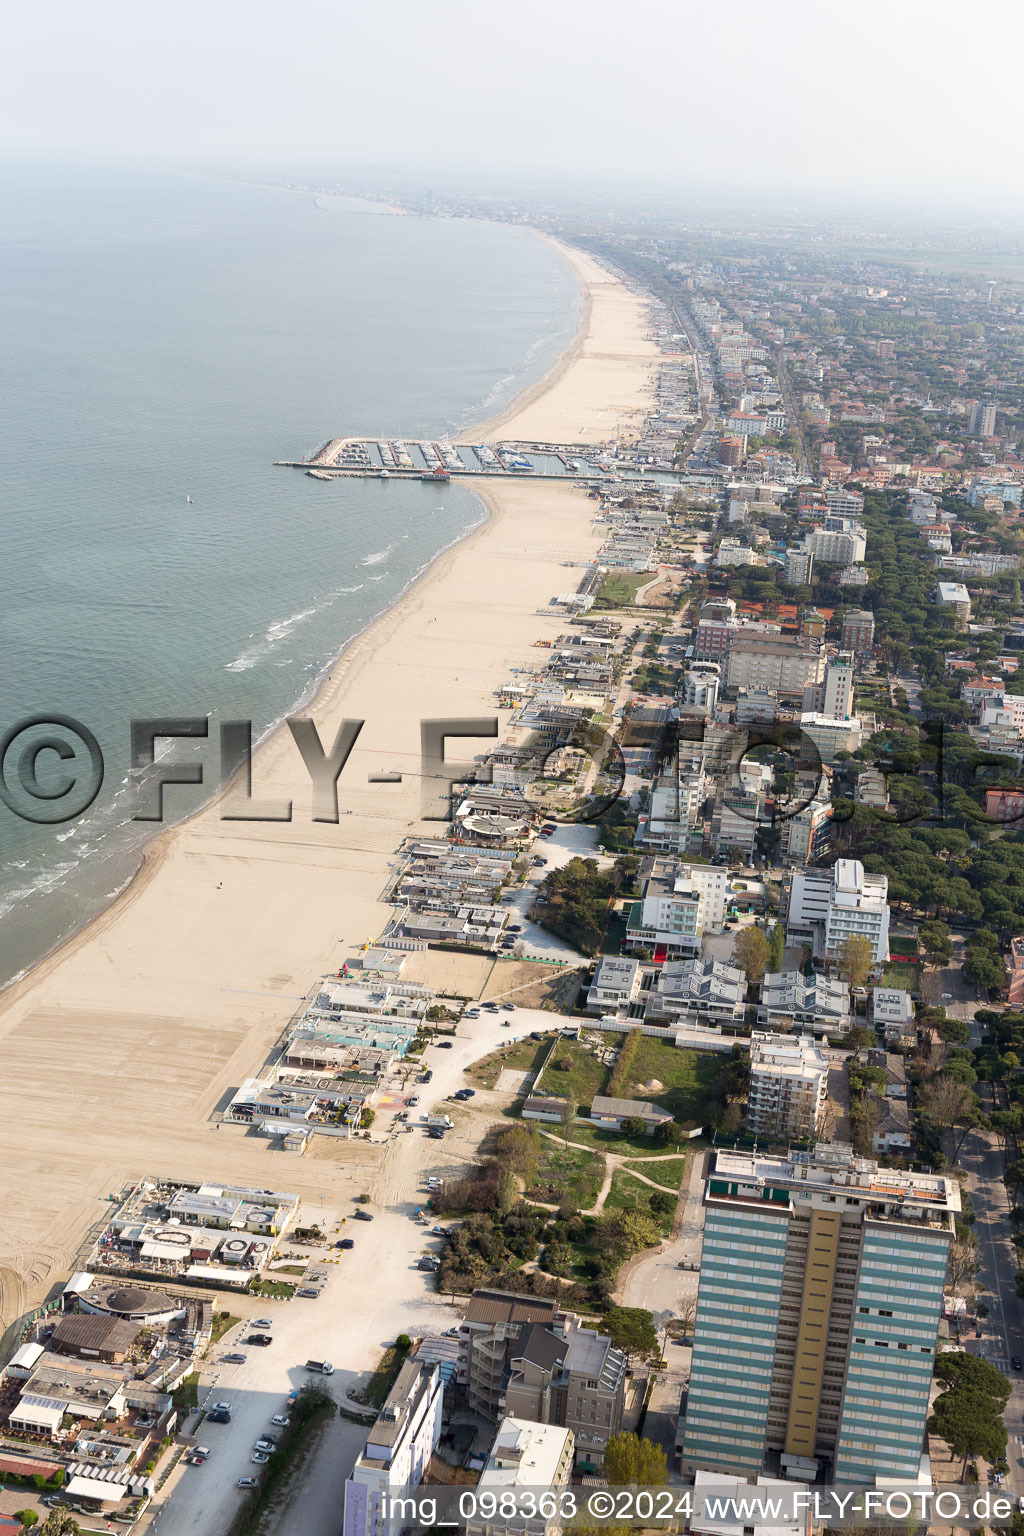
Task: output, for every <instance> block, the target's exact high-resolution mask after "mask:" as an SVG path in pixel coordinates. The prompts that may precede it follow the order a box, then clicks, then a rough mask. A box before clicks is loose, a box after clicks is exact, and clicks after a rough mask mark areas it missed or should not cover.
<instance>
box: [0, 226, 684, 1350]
mask: <svg viewBox="0 0 1024 1536" xmlns="http://www.w3.org/2000/svg"><path fill="white" fill-rule="evenodd" d="M572 256H573V262H572V265H573V267H574V271H575V272H576V275H577V279H578V281H579V282H580V284H581V289H582V290H584V292H585V293H586V296H587V297H586V299H585V301H584V303H583V305H581V312H580V317H579V325H578V331H577V336H576V337H575V338H574V339H573V341H572V342H571V343H570V344H569V346H568V347H566V348H565V349H564V350H563V352H562V354H561V355H560V356H559V357H558V358H557V359H556V360H555V362H554V363H553V364H552V365H551V366H550V367H549V368H548V370H547V371H546V373H545V375H544V376H543V378H542V380H540V381H537V383H536V384H534V385H532V386H529V387H528V388H527V389H526V390H525V391H522V392H520V395H519V396H517V397H516V400H515V401H514V402H512V404H511V406H509V407H507V408H506V409H505V411H504V412H502V413H501V417H500V418H494V419H492V424H490V425H489V429H490V430H492V431H493V430H495V427H494V426H493V422H494V421H496V420H498V419H501V420H503V422H504V426H503V427H499V428H497V429H496V430H499V431H501V430H507V434H508V435H509V436H512V435H516V434H517V433H518V432H519V431H523V432H524V434H525V432H527V431H528V432H529V433H530V434H531V435H536V436H537V437H538V438H540V439H542V440H543V438H544V436H545V433H546V436H547V440H554V441H561V440H564V439H562V438H560V437H559V436H558V432H557V430H556V429H557V428H558V427H560V425H561V423H562V422H563V421H564V420H567V419H571V420H572V421H573V422H574V423H578V422H579V421H582V420H584V418H587V419H588V420H587V425H586V428H585V430H586V431H587V432H589V433H590V434H591V438H590V440H591V441H595V442H597V441H603V440H605V439H606V438H607V437H608V436H610V432H609V423H612V424H614V422H615V421H617V420H618V419H619V418H620V417H622V416H629V415H630V414H632V413H635V412H637V411H638V410H640V409H641V408H646V402H647V400H648V399H649V382H650V374H651V371H652V368H653V366H654V362H655V355H656V349H655V348H654V346H653V343H651V342H650V340H649V338H648V337H647V336H646V335H645V324H644V318H645V313H646V312H645V309H644V306H643V304H642V301H641V300H640V299H639V298H638V297H637V296H636V295H634V294H631V293H629V292H628V290H626V289H625V287H624V285H622V284H621V283H620V282H619V281H618V280H617V279H613V278H612V277H611V276H610V275H609V274H608V273H607V272H606V271H605V269H603V268H601V267H600V266H598V264H596V263H595V262H593V261H592V260H591V259H590V258H588V257H586V256H584V255H581V254H577V253H575V252H573V253H572ZM524 421H525V422H526V423H527V425H526V427H525V428H521V427H520V426H519V423H522V422H524ZM474 489H475V490H476V492H477V495H478V496H479V498H480V502H481V505H482V506H483V508H484V510H485V513H486V515H485V516H484V518H483V519H482V520H481V521H480V522H479V523H478V524H477V525H476V526H475V527H474V528H471V529H470V530H469V531H468V532H467V533H466V535H465V536H464V537H462V538H460V539H458V540H456V541H455V542H454V543H452V544H451V545H450V546H449V547H448V548H447V549H446V550H443V551H439V552H438V554H437V556H435V557H434V559H433V560H432V561H430V562H429V564H428V565H427V566H426V567H425V569H424V570H423V571H422V572H421V573H420V574H419V576H418V577H417V578H416V579H415V580H414V581H413V582H412V583H411V584H410V586H409V587H407V588H406V590H405V591H404V593H403V594H401V596H400V597H399V598H398V600H397V601H396V602H394V603H393V604H392V605H391V606H390V607H389V608H387V609H385V610H384V611H383V613H381V614H380V615H378V616H377V617H376V618H375V619H374V620H372V621H371V622H370V623H369V624H368V625H367V626H366V627H365V628H364V629H363V630H362V631H360V632H359V633H358V634H357V635H355V636H352V637H350V639H349V640H348V641H347V642H346V643H345V645H344V647H343V648H342V650H341V652H340V653H339V655H338V656H337V657H336V658H335V659H334V661H333V663H331V664H329V665H328V666H327V667H326V669H325V674H324V676H323V678H322V679H321V681H320V684H319V686H318V688H317V690H316V693H315V695H314V696H313V697H312V698H311V699H310V700H309V702H308V704H306V705H305V707H304V709H303V711H302V712H303V713H308V714H309V715H310V716H311V717H313V718H315V720H316V722H317V725H318V728H319V730H320V734H321V739H322V740H323V741H325V742H330V741H331V740H333V739H334V735H335V733H336V731H337V729H338V725H339V722H340V720H341V719H342V718H345V717H346V716H347V717H348V718H350V719H362V720H364V721H365V725H364V728H363V730H362V733H361V735H360V737H359V739H358V741H357V742H356V745H355V747H354V749H353V752H352V755H351V757H350V758H349V761H348V764H347V765H346V770H345V773H344V775H343V777H342V781H341V783H340V785H339V789H340V795H341V805H342V807H343V813H342V815H341V817H340V818H339V822H338V823H332V824H322V823H321V824H318V823H312V822H311V821H310V819H309V815H308V812H309V800H310V793H309V791H310V786H309V779H308V775H307V774H306V772H305V769H304V767H303V765H302V763H301V760H300V759H299V757H298V753H297V752H296V750H295V748H294V746H293V744H292V740H291V735H290V732H288V730H287V728H286V727H285V726H284V725H279V726H278V727H277V728H276V729H275V730H273V731H272V732H271V734H270V735H269V736H268V737H267V738H266V739H265V740H264V741H263V742H262V743H261V745H260V746H259V748H258V749H257V750H256V751H255V752H254V756H253V796H254V797H255V798H257V799H261V798H264V797H273V798H287V799H290V800H292V801H293V803H294V819H293V821H292V822H291V823H283V822H282V823H270V822H267V823H252V822H246V823H240V822H228V821H222V820H220V818H219V816H218V814H217V804H218V800H219V799H220V794H222V793H223V791H221V792H220V793H219V794H218V796H216V797H214V798H213V799H211V800H210V801H208V802H207V803H206V804H205V805H204V806H203V807H202V808H200V809H198V810H197V811H195V812H194V813H193V814H192V815H191V816H190V817H188V818H185V819H184V820H183V821H181V822H178V823H176V824H175V825H174V826H173V827H170V828H166V829H161V830H159V831H157V833H156V835H155V836H154V837H153V838H152V840H151V841H150V842H149V843H148V844H147V845H146V846H145V848H144V849H143V851H142V857H141V860H140V864H139V867H138V869H137V870H136V872H135V874H134V876H133V877H132V878H131V880H130V881H129V882H128V883H127V884H126V886H125V887H124V888H123V890H122V891H121V892H120V893H119V895H118V896H117V897H115V898H114V899H113V901H111V902H110V903H109V904H108V905H107V906H106V907H104V908H103V910H102V911H101V912H98V913H96V914H95V915H94V916H93V917H92V918H90V919H89V920H88V921H87V922H86V923H84V924H83V926H82V927H81V928H80V929H79V930H78V932H77V933H76V934H74V935H71V936H69V937H68V938H66V939H65V940H64V941H63V942H62V943H61V944H60V945H58V946H57V947H55V949H54V950H53V951H52V952H51V953H50V954H49V956H47V957H45V958H43V959H42V960H40V961H39V962H37V963H36V964H35V965H34V966H32V968H31V969H30V970H29V971H27V972H26V974H25V975H24V976H22V977H20V978H19V979H18V980H17V981H13V982H12V984H11V985H10V986H9V987H8V988H7V989H6V990H5V991H4V992H3V994H2V995H0V1035H2V1036H3V1038H4V1047H3V1049H4V1059H5V1068H6V1079H7V1089H8V1102H9V1104H10V1106H11V1109H12V1110H13V1114H10V1115H8V1116H7V1117H5V1120H4V1122H3V1125H2V1127H0V1147H2V1151H0V1156H5V1157H6V1160H7V1162H8V1165H9V1166H12V1167H13V1166H15V1165H17V1166H18V1168H19V1178H18V1181H17V1184H16V1187H15V1189H14V1191H13V1192H12V1195H11V1197H10V1200H9V1204H8V1209H7V1212H6V1216H7V1219H6V1221H5V1224H4V1231H3V1239H2V1243H0V1317H2V1319H3V1321H4V1322H10V1321H11V1320H12V1318H13V1317H16V1316H19V1315H21V1314H22V1313H23V1312H24V1311H25V1310H27V1308H28V1307H29V1306H31V1305H34V1304H36V1303H37V1301H38V1300H40V1299H42V1298H44V1297H45V1296H46V1294H48V1290H49V1286H50V1277H51V1276H56V1275H57V1274H64V1273H66V1272H67V1270H68V1269H69V1268H71V1267H73V1264H74V1257H75V1252H76V1249H77V1245H78V1243H79V1241H80V1240H81V1237H82V1234H83V1233H84V1231H85V1230H86V1229H87V1228H88V1226H89V1225H90V1224H91V1223H92V1222H93V1221H94V1220H95V1219H96V1216H97V1214H98V1209H99V1208H98V1206H97V1201H101V1200H102V1198H103V1192H105V1191H106V1190H109V1189H114V1188H118V1187H120V1186H121V1185H122V1184H123V1183H124V1182H125V1181H126V1180H127V1179H128V1178H131V1177H137V1176H138V1173H139V1171H140V1170H143V1171H144V1170H146V1169H154V1168H155V1169H163V1170H167V1171H173V1172H175V1174H180V1175H183V1176H191V1175H193V1174H195V1175H197V1176H199V1177H200V1178H209V1177H213V1176H216V1177H221V1178H224V1179H228V1178H232V1177H234V1178H237V1179H239V1180H240V1181H241V1182H248V1183H251V1184H261V1183H265V1182H270V1183H272V1182H274V1181H275V1180H276V1181H277V1182H278V1183H280V1182H281V1181H282V1180H285V1181H286V1182H287V1183H288V1186H289V1187H291V1188H294V1189H296V1191H297V1192H298V1193H299V1194H300V1196H302V1197H307V1196H308V1197H309V1198H313V1197H314V1196H315V1195H320V1196H323V1195H324V1194H325V1193H326V1198H327V1199H328V1201H331V1200H332V1199H334V1198H340V1196H339V1190H345V1191H348V1189H349V1187H350V1183H351V1179H352V1176H353V1170H354V1169H355V1172H356V1173H358V1168H357V1167H356V1166H355V1165H356V1164H358V1162H359V1158H360V1157H361V1156H362V1154H361V1153H360V1152H359V1150H358V1147H356V1149H355V1150H352V1149H349V1150H347V1151H346V1153H345V1156H344V1158H340V1157H339V1156H337V1155H336V1154H337V1149H333V1152H334V1154H335V1155H332V1157H331V1158H330V1159H326V1158H325V1157H322V1156H319V1155H314V1156H312V1157H310V1158H309V1159H303V1160H299V1161H296V1160H292V1159H289V1162H288V1168H287V1171H286V1172H284V1171H282V1172H277V1171H276V1170H275V1169H272V1168H270V1167H268V1165H266V1163H265V1158H266V1156H267V1149H268V1146H269V1144H268V1143H267V1142H266V1141H265V1140H263V1139H252V1138H249V1139H248V1140H245V1139H237V1138H234V1137H232V1136H230V1135H227V1136H225V1135H221V1136H217V1135H215V1134H214V1133H215V1132H216V1130H217V1128H218V1127H217V1124H216V1122H215V1121H213V1120H212V1118H211V1117H212V1116H213V1115H214V1112H215V1111H216V1110H217V1108H218V1107H219V1106H220V1105H221V1104H222V1103H224V1102H226V1097H228V1096H230V1094H231V1093H233V1092H234V1091H235V1090H236V1089H237V1087H238V1085H239V1083H241V1082H242V1081H243V1080H244V1079H245V1078H247V1077H249V1076H251V1075H253V1074H254V1073H255V1072H258V1071H259V1069H260V1066H261V1064H262V1062H263V1061H264V1060H265V1059H266V1057H267V1054H268V1052H269V1051H270V1050H271V1048H272V1046H273V1044H274V1042H275V1041H276V1040H277V1039H278V1038H279V1036H280V1032H281V1030H282V1028H284V1026H285V1025H286V1023H287V1020H288V1019H289V1017H291V1015H292V1013H293V1011H294V1009H295V1006H296V1003H297V1001H298V1000H299V999H300V998H301V997H302V996H303V995H305V994H306V993H307V992H308V989H309V986H310V983H311V981H312V980H313V979H314V978H315V977H317V976H318V975H322V974H324V973H326V972H328V971H330V970H332V969H334V968H336V967H337V966H339V965H340V963H341V961H342V959H344V958H347V957H348V956H349V955H351V954H353V953H354V952H356V951H357V950H358V949H359V948H360V947H361V946H362V945H363V944H364V943H366V942H367V940H368V939H371V938H373V937H374V936H375V935H377V934H379V933H380V932H381V925H382V924H383V923H384V922H385V921H386V920H387V918H388V917H389V916H390V913H391V910H392V909H391V907H390V905H388V904H383V903H382V902H381V900H380V895H381V892H382V891H383V890H384V889H385V888H386V885H387V880H388V877H389V871H390V869H391V867H392V866H393V864H394V862H395V859H396V857H397V853H398V848H399V846H400V844H401V842H402V841H403V839H404V838H405V837H406V836H407V835H409V832H410V830H415V831H417V832H419V834H420V835H424V834H425V835H428V836H429V835H431V834H432V832H433V831H434V830H436V829H435V828H433V826H432V824H431V823H423V822H422V820H421V819H420V804H419V798H420V785H419V774H418V769H419V721H420V719H421V718H450V717H460V716H478V715H487V716H490V715H492V714H493V715H497V716H498V717H499V719H501V718H502V714H503V712H499V710H498V708H497V705H496V703H495V693H496V690H497V689H498V688H499V687H500V685H501V684H502V683H504V682H505V681H506V680H507V678H508V676H509V673H510V669H511V668H512V667H514V666H517V665H519V666H522V665H523V664H529V663H532V662H533V661H535V659H536V652H535V651H532V650H531V649H530V647H532V646H534V645H535V644H536V643H537V637H538V636H540V637H541V638H542V639H548V640H550V639H553V638H554V637H555V636H556V635H557V634H558V633H560V632H561V631H562V629H563V628H564V619H562V618H561V617H558V616H555V615H551V614H549V612H548V611H547V610H548V607H549V605H550V601H551V598H552V597H553V596H554V595H555V594H556V593H557V592H558V591H560V590H564V588H565V587H566V586H567V585H569V584H574V580H575V578H574V576H571V575H568V573H566V571H565V570H564V569H563V568H564V567H565V566H566V565H567V564H569V565H574V564H577V563H578V562H579V561H581V560H584V561H586V560H587V559H588V558H592V556H593V554H594V553H595V552H596V549H597V548H598V546H599V544H600V542H601V540H602V538H603V534H600V535H599V534H598V533H597V532H596V531H595V529H594V527H593V503H592V502H590V501H589V500H588V499H587V498H586V497H585V495H584V494H583V493H582V492H581V491H580V490H579V488H577V487H575V486H571V485H562V484H552V483H550V482H547V483H527V482H524V481H521V480H520V481H509V482H508V483H507V484H505V483H503V484H502V485H500V486H499V485H493V486H492V485H488V486H487V487H486V493H485V492H484V490H483V488H479V487H474ZM381 770H384V771H395V770H399V771H401V772H402V774H403V775H404V782H402V783H401V784H396V785H390V786H379V785H378V786H374V785H373V784H372V783H368V774H370V773H376V772H379V771H381ZM346 810H348V811H351V814H349V815H346V814H344V812H345V811H346ZM26 1117H30V1118H31V1120H32V1122H33V1127H34V1129H33V1136H32V1138H31V1143H30V1145H28V1146H26V1145H25V1141H24V1137H23V1134H22V1129H21V1128H22V1127H23V1124H24V1120H25V1119H26ZM69 1128H70V1132H69ZM3 1138H6V1140H3ZM353 1160H355V1161H354V1162H353Z"/></svg>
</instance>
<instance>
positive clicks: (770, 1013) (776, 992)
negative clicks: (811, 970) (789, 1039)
mask: <svg viewBox="0 0 1024 1536" xmlns="http://www.w3.org/2000/svg"><path fill="white" fill-rule="evenodd" d="M757 1022H758V1024H759V1025H760V1027H761V1028H762V1029H768V1030H772V1031H781V1032H787V1031H789V1030H795V1031H796V1032H797V1033H798V1034H810V1035H845V1034H846V1032H847V1031H848V1030H849V1028H850V1025H851V1023H852V1017H851V1014H850V989H849V987H848V986H847V984H846V982H845V981H840V980H839V979H838V977H830V976H805V975H804V973H803V971H769V972H768V974H767V975H766V976H765V978H764V981H763V982H762V983H761V1001H760V1002H759V1003H758V1005H757Z"/></svg>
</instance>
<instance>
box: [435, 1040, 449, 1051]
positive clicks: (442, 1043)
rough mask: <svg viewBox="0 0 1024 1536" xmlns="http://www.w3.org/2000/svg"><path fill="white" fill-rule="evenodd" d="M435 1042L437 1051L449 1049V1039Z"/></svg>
mask: <svg viewBox="0 0 1024 1536" xmlns="http://www.w3.org/2000/svg"><path fill="white" fill-rule="evenodd" d="M435 1044H436V1045H437V1048H438V1050H439V1051H450V1050H451V1048H452V1041H451V1040H438V1041H436V1042H435Z"/></svg>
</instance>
